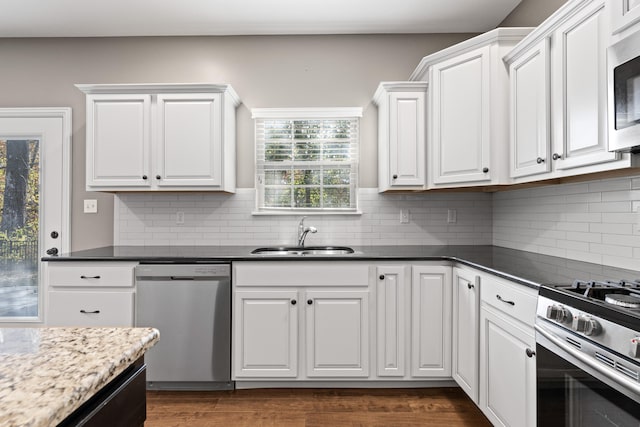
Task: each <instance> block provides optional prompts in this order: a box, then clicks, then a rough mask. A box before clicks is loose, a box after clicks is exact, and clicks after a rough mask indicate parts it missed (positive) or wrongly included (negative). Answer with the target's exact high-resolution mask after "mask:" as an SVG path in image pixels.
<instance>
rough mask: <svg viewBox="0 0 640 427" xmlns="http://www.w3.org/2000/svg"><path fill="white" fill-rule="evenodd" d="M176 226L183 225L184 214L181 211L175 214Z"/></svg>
mask: <svg viewBox="0 0 640 427" xmlns="http://www.w3.org/2000/svg"><path fill="white" fill-rule="evenodd" d="M176 224H178V225H181V224H184V212H182V211H178V212H176Z"/></svg>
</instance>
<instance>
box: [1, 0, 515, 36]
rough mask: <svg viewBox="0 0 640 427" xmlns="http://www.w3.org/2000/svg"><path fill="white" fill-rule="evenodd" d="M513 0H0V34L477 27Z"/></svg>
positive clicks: (486, 26)
mask: <svg viewBox="0 0 640 427" xmlns="http://www.w3.org/2000/svg"><path fill="white" fill-rule="evenodd" d="M520 1H521V0H481V1H479V0H0V10H1V11H2V12H1V13H0V37H93V36H99V37H105V36H106V37H109V36H177V35H256V34H385V33H386V34H390V33H477V32H484V31H487V30H490V29H493V28H495V27H496V26H497V25H498V24H499V23H500V22H501V21H502V20H503V19H504V18H505V17H506V16H507V15H508V14H509V13H510V12H511V11H512V10H513V9H514V8H515V7H516V6H517V5H518V3H520Z"/></svg>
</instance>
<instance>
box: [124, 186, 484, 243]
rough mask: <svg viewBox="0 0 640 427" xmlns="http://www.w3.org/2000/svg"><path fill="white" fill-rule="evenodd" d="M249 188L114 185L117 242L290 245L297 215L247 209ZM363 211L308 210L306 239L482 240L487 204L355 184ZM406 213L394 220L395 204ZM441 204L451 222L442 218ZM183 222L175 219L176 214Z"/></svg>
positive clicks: (467, 196) (475, 198)
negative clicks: (136, 189) (451, 212)
mask: <svg viewBox="0 0 640 427" xmlns="http://www.w3.org/2000/svg"><path fill="white" fill-rule="evenodd" d="M254 196H255V191H254V190H253V189H238V191H237V193H236V194H219V193H171V194H168V193H146V194H144V193H136V194H128V193H120V194H118V195H117V196H116V204H115V236H114V242H115V244H116V245H214V246H217V245H249V246H263V245H276V244H277V245H294V244H295V240H296V233H297V224H298V221H299V220H300V218H301V215H294V216H291V215H281V216H275V215H269V216H263V215H252V211H253V209H254V206H255V202H254ZM358 197H359V205H360V210H361V211H362V215H321V216H309V217H308V219H307V220H306V224H307V225H313V226H314V227H316V228H317V229H318V232H317V233H315V234H309V235H308V236H307V245H309V246H311V245H326V244H331V245H346V246H349V245H352V246H367V245H447V244H451V245H454V244H455V245H487V244H491V240H492V209H491V198H492V196H491V195H490V194H486V193H479V192H473V193H411V194H409V193H407V194H379V193H378V192H377V190H376V189H372V188H364V189H360V190H359V192H358ZM401 209H408V210H409V213H410V221H409V223H408V224H401V223H400V210H401ZM448 209H455V210H456V217H457V218H456V222H455V223H447V211H448ZM178 212H182V213H183V214H184V223H183V224H177V223H176V222H177V216H178V215H177V214H178Z"/></svg>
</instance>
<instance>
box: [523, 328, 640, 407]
mask: <svg viewBox="0 0 640 427" xmlns="http://www.w3.org/2000/svg"><path fill="white" fill-rule="evenodd" d="M534 327H535V330H536V332H537V333H539V334H540V335H541V336H542V337H543V338H545V339H546V340H547V341H549V343H550V344H552V345H553V346H555V347H556V348H557V350H559V351H560V353H561V354H560V355H559V356H560V357H562V358H564V359H567V360H568V361H569V362H571V363H573V364H574V365H576V364H582V365H586V367H587V368H588V369H589V370H590V371H591V372H589V371H587V372H588V373H590V374H591V375H593V371H596V372H598V373H599V374H600V375H601V376H602V378H601V379H602V380H603V381H605V382H606V383H608V384H609V385H611V386H612V387H614V388H616V389H619V388H620V387H622V388H625V389H626V391H627V392H626V393H624V392H623V393H624V394H626V395H627V396H629V397H631V398H632V399H634V400H635V401H636V402H640V383H637V382H635V381H633V380H632V379H631V378H627V377H626V376H624V375H622V374H618V373H617V372H615V371H612V370H611V368H609V367H608V366H605V365H600V364H599V363H597V362H596V361H595V360H594V359H593V358H591V357H589V356H587V355H585V354H584V353H582V352H580V351H578V350H576V349H575V348H573V347H571V346H570V345H569V344H566V343H565V342H563V341H562V340H561V339H558V337H556V336H555V335H553V334H552V333H549V332H548V331H547V330H546V328H544V326H542V325H539V324H536V325H535V326H534ZM537 341H538V340H536V342H537ZM542 344H543V345H544V344H545V343H542ZM549 350H551V349H549ZM556 353H557V351H556ZM567 356H569V357H567ZM576 362H578V363H576ZM583 369H584V368H583ZM630 394H631V395H630Z"/></svg>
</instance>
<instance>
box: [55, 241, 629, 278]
mask: <svg viewBox="0 0 640 427" xmlns="http://www.w3.org/2000/svg"><path fill="white" fill-rule="evenodd" d="M255 248H256V247H255V246H106V247H102V248H95V249H88V250H83V251H76V252H71V253H67V254H61V255H58V256H53V257H44V258H43V259H42V260H43V261H139V262H143V263H212V262H214V263H215V262H232V261H267V260H268V261H274V260H277V261H294V262H295V261H310V260H317V261H322V260H324V261H327V260H331V261H336V262H339V261H374V262H384V261H452V262H457V263H460V264H463V265H467V266H470V267H474V268H477V269H479V270H482V271H486V272H488V273H492V274H495V275H498V276H501V277H504V278H506V279H510V280H514V281H516V282H519V283H521V284H523V285H526V286H530V287H534V288H537V287H538V286H539V285H543V284H570V283H572V282H573V281H574V280H575V279H580V280H607V279H631V278H634V279H640V272H639V271H633V270H624V269H620V268H616V267H610V266H605V265H599V264H593V263H588V262H582V261H576V260H570V259H566V258H560V257H553V256H548V255H540V254H536V253H533V252H526V251H519V250H514V249H507V248H501V247H497V246H353V249H354V250H355V253H353V254H349V255H313V256H310V255H306V256H281V255H252V254H251V251H252V250H253V249H255ZM639 267H640V263H639Z"/></svg>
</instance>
